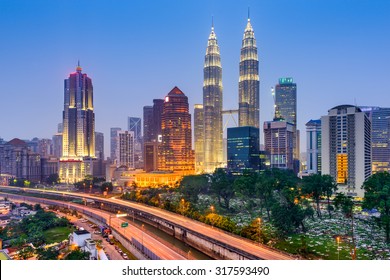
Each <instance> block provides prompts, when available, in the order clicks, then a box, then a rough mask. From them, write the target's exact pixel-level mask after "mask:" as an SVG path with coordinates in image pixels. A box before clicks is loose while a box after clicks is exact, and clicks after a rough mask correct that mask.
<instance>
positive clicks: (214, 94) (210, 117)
mask: <svg viewBox="0 0 390 280" xmlns="http://www.w3.org/2000/svg"><path fill="white" fill-rule="evenodd" d="M222 105H223V98H222V66H221V56H220V52H219V46H218V41H217V36H216V34H215V32H214V26H212V27H211V33H210V36H209V39H208V43H207V49H206V56H205V63H204V68H203V110H204V113H203V120H204V146H203V147H204V157H203V160H204V171H205V172H208V173H211V172H213V171H214V170H215V168H217V167H220V165H221V164H222V137H223V127H222Z"/></svg>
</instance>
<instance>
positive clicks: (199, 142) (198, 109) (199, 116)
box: [194, 104, 204, 173]
mask: <svg viewBox="0 0 390 280" xmlns="http://www.w3.org/2000/svg"><path fill="white" fill-rule="evenodd" d="M203 114H204V110H203V105H202V104H195V106H194V142H195V172H196V173H203V171H204V170H203V168H204V116H203Z"/></svg>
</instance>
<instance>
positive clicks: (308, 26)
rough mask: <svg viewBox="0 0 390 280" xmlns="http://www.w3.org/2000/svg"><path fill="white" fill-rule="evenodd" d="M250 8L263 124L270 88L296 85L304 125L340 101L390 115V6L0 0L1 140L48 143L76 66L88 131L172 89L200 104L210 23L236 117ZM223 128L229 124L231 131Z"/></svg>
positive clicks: (309, 0) (277, 0)
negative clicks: (87, 90)
mask: <svg viewBox="0 0 390 280" xmlns="http://www.w3.org/2000/svg"><path fill="white" fill-rule="evenodd" d="M248 6H249V7H250V15H251V22H252V25H253V27H254V30H255V36H256V39H257V45H258V50H259V58H260V79H261V82H260V111H261V115H260V118H261V120H260V121H261V123H263V122H264V121H266V120H270V119H271V118H272V116H273V100H272V96H271V93H270V88H271V87H272V86H274V85H275V84H276V83H277V81H278V78H280V77H293V78H294V81H295V82H296V83H297V87H298V124H299V125H298V127H299V128H300V129H301V139H302V143H301V146H302V148H303V147H304V145H305V140H304V138H305V137H306V135H305V132H304V131H305V126H304V125H305V123H306V122H307V121H308V120H310V119H314V118H319V117H320V116H321V115H325V114H326V113H327V110H328V109H330V108H331V107H333V106H336V105H340V104H346V103H347V104H357V105H379V106H383V107H386V106H387V107H390V98H389V94H390V83H389V80H390V70H389V65H390V51H389V50H390V17H389V16H388V15H389V14H388V11H389V10H390V1H385V0H384V1H379V0H376V1H375V0H354V1H353V0H306V1H304V0H296V1H292V0H262V1H261V0H244V1H238V0H237V1H222V0H212V1H210V0H209V1H204V0H200V1H199V0H198V1H167V0H166V1H123V0H116V1H99V0H94V1H92V0H77V1H74V0H67V1H65V0H62V1H56V0H46V1H43V0H35V1H28V0H26V1H22V0H0V43H1V44H0V46H1V47H0V63H1V67H0V104H1V111H0V112H1V115H0V116H1V119H0V137H1V138H4V139H5V140H11V139H12V138H14V137H18V138H22V139H31V138H33V137H39V138H51V136H52V135H53V134H54V133H55V132H56V129H57V124H58V123H59V122H61V121H62V120H61V116H62V110H63V80H64V79H65V78H67V77H68V75H69V73H70V72H73V71H74V69H75V66H76V64H77V60H78V59H80V61H81V66H82V67H83V72H85V73H87V74H88V75H89V76H90V77H91V78H92V79H93V84H94V106H95V115H96V131H101V132H103V133H104V134H105V146H106V155H107V154H108V147H109V129H110V127H118V126H119V127H122V128H126V125H127V123H126V121H127V116H140V117H141V116H142V108H143V106H145V105H152V100H153V99H154V98H163V97H164V96H165V95H166V94H167V93H168V92H169V91H170V90H171V89H172V88H173V87H174V86H178V87H179V88H180V89H182V90H183V91H184V92H185V94H186V95H188V97H189V101H190V106H191V111H192V108H193V104H195V103H201V102H202V80H203V61H204V54H205V50H206V45H207V38H208V35H209V32H210V25H211V17H212V16H214V25H215V31H216V34H217V38H218V42H219V45H220V49H221V59H222V67H223V86H224V107H225V108H226V109H234V108H237V100H238V64H239V56H240V47H241V40H242V35H243V31H244V28H245V25H246V20H247V9H248ZM230 124H232V125H233V123H232V122H230Z"/></svg>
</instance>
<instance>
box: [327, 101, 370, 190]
mask: <svg viewBox="0 0 390 280" xmlns="http://www.w3.org/2000/svg"><path fill="white" fill-rule="evenodd" d="M321 169H322V170H321V171H322V174H329V175H331V176H332V177H333V178H334V179H335V181H336V182H337V184H338V191H341V192H344V193H346V194H347V195H350V196H358V197H363V196H364V190H363V189H362V188H361V187H362V184H363V182H364V181H365V180H366V179H367V178H368V177H369V176H370V175H371V122H370V119H369V118H368V116H367V115H366V114H365V113H364V112H362V110H361V109H360V108H358V107H356V106H352V105H340V106H337V107H334V108H332V109H330V110H329V111H328V115H327V116H322V117H321Z"/></svg>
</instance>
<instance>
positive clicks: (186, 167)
mask: <svg viewBox="0 0 390 280" xmlns="http://www.w3.org/2000/svg"><path fill="white" fill-rule="evenodd" d="M161 128H162V143H161V148H160V153H159V169H160V170H164V171H182V172H187V173H193V172H194V168H195V166H194V153H193V150H192V149H191V146H192V136H191V133H192V131H191V115H190V114H189V108H188V97H187V96H186V95H185V94H184V93H183V92H182V91H181V90H180V89H179V88H178V87H174V88H173V89H172V90H171V91H170V92H169V93H168V95H167V96H166V97H165V100H164V109H163V114H162V126H161Z"/></svg>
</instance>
